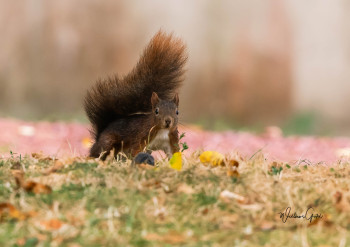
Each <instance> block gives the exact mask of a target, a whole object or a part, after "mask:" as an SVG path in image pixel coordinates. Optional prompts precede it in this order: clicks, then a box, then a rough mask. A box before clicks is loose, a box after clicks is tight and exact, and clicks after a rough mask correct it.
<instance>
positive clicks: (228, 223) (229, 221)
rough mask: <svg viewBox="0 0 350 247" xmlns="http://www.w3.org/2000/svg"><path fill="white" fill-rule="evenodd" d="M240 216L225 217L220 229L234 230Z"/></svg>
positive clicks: (222, 219) (222, 218)
mask: <svg viewBox="0 0 350 247" xmlns="http://www.w3.org/2000/svg"><path fill="white" fill-rule="evenodd" d="M238 219H239V216H238V214H231V215H225V216H223V217H221V224H220V227H221V228H222V229H233V228H236V227H237V226H236V222H237V221H238Z"/></svg>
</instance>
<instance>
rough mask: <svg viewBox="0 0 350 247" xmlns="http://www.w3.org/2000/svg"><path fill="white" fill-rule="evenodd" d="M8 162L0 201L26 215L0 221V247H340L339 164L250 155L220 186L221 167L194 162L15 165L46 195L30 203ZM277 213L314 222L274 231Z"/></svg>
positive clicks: (342, 179)
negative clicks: (311, 216) (308, 216)
mask: <svg viewBox="0 0 350 247" xmlns="http://www.w3.org/2000/svg"><path fill="white" fill-rule="evenodd" d="M16 161H18V158H17V157H13V158H10V159H3V160H0V181H1V183H0V202H8V203H11V204H13V205H14V206H15V207H16V208H17V209H19V210H20V211H21V212H25V213H29V212H32V213H31V214H30V215H31V216H30V217H28V218H27V219H25V220H16V219H15V218H12V217H11V216H9V215H8V214H6V213H5V212H3V213H1V212H0V220H1V221H0V246H70V247H72V246H322V245H323V246H339V245H341V244H344V245H343V246H346V245H348V244H349V243H350V234H349V230H350V214H349V212H350V200H349V199H350V194H349V192H348V191H349V185H350V182H349V179H348V175H349V174H350V165H349V164H348V163H346V162H345V163H341V164H337V165H335V166H332V168H330V167H326V166H322V165H309V166H306V168H305V167H304V165H300V166H298V165H293V164H287V163H285V164H283V163H276V162H274V163H269V162H268V161H266V160H265V159H264V157H262V155H261V154H257V155H256V156H254V158H252V159H251V160H240V165H239V168H238V171H239V174H240V176H239V177H229V176H227V174H226V172H227V168H226V167H217V168H210V167H205V166H203V165H202V164H200V162H199V159H198V157H197V155H195V154H193V155H192V156H191V158H187V159H185V161H184V167H183V170H182V171H180V172H178V171H176V170H173V169H171V168H169V165H168V163H167V162H166V161H159V162H157V165H158V168H156V169H140V168H131V167H130V160H128V161H124V162H122V161H119V162H116V161H110V162H106V163H102V162H98V161H95V160H84V159H75V160H74V159H67V160H62V162H63V163H64V164H65V166H64V167H63V168H62V169H60V170H58V171H57V172H55V173H50V174H48V175H44V171H45V170H47V169H48V168H50V167H51V166H53V164H54V161H40V160H36V159H34V158H32V157H22V158H21V162H22V164H24V168H25V178H26V179H30V180H33V181H36V182H38V183H42V184H47V185H50V186H51V187H52V189H53V191H52V193H50V194H34V193H28V192H25V191H24V190H23V189H18V188H17V185H16V183H15V180H14V178H13V175H12V174H13V171H14V169H11V167H12V166H13V164H14V163H15V162H16ZM225 193H226V194H227V193H228V194H229V195H233V196H234V197H233V198H230V196H224V195H225ZM230 193H231V194H230ZM232 193H234V194H232ZM237 195H238V197H235V196H237ZM339 195H340V196H339ZM337 198H338V199H337ZM339 198H340V199H339ZM287 207H291V208H292V210H291V212H297V214H298V215H300V214H303V213H305V211H306V210H307V208H308V207H313V209H314V213H319V214H322V215H323V218H322V219H319V220H318V221H317V222H316V221H315V220H314V221H313V223H315V224H312V225H310V224H309V221H307V220H305V219H288V220H287V222H285V223H283V222H282V220H281V219H280V214H279V213H280V212H284V210H285V209H286V208H287ZM33 212H34V213H33ZM52 219H54V220H56V221H59V222H60V223H61V224H62V225H61V226H59V227H56V228H55V227H47V225H46V223H45V222H47V221H49V220H52Z"/></svg>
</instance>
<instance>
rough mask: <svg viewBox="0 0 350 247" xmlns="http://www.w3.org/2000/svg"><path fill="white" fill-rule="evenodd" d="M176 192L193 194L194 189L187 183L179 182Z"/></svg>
mask: <svg viewBox="0 0 350 247" xmlns="http://www.w3.org/2000/svg"><path fill="white" fill-rule="evenodd" d="M177 192H179V193H185V194H193V193H194V192H195V190H194V189H193V188H192V187H191V186H189V185H187V184H180V185H179V186H178V187H177Z"/></svg>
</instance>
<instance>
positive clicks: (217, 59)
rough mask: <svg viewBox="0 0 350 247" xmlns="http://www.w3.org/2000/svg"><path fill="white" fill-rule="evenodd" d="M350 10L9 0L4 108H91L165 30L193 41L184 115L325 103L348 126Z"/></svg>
mask: <svg viewBox="0 0 350 247" xmlns="http://www.w3.org/2000/svg"><path fill="white" fill-rule="evenodd" d="M349 12H350V4H349V3H347V2H346V1H342V0H332V1H331V0H328V1H316V0H311V1H307V2H305V1H301V0H297V1H295V0H285V1H276V0H266V1H260V0H251V1H244V0H236V1H229V0H227V1H210V0H205V1H200V2H198V1H185V0H180V1H170V0H167V1H164V0H150V1H126V0H124V1H97V0H95V1H93V0H84V1H83V0H77V1H68V0H60V1H44V0H25V1H5V0H0V35H1V37H2V38H1V39H0V47H1V53H0V115H1V116H16V117H22V118H28V117H29V118H43V117H44V118H45V117H47V116H48V115H49V116H50V115H51V116H52V115H57V116H63V117H64V116H69V117H72V116H83V111H82V105H81V103H82V99H83V96H84V94H85V92H86V89H87V88H88V87H89V86H91V85H92V84H93V83H94V81H95V80H96V79H97V78H98V77H104V76H107V75H111V74H113V73H118V74H125V73H127V72H128V71H129V70H130V69H131V68H132V67H133V66H134V65H135V63H136V62H137V58H138V56H139V54H140V53H141V52H142V49H143V48H144V46H145V45H146V44H147V42H148V41H149V39H150V38H151V37H152V35H153V34H154V33H155V32H156V31H158V30H159V29H160V28H163V29H164V30H166V31H173V32H174V33H175V34H176V35H178V36H180V37H181V38H183V40H184V41H185V42H186V43H187V45H188V51H189V63H188V66H187V69H188V72H187V75H186V83H185V86H184V88H183V89H182V92H181V102H180V104H181V112H182V117H183V119H182V121H184V122H188V121H192V122H197V121H199V120H202V119H206V120H208V119H209V120H210V119H224V120H226V121H233V122H240V123H243V124H254V123H257V122H259V123H264V124H279V123H282V122H283V121H285V120H286V119H288V118H289V117H290V116H292V115H293V114H294V113H296V112H300V111H305V112H308V111H316V112H318V113H319V114H320V115H322V116H324V118H325V119H326V120H327V121H329V122H330V123H332V124H334V125H336V126H343V127H344V128H346V126H348V124H349V123H350V114H349V113H348V111H347V109H346V107H344V106H346V105H347V103H350V97H349V96H350V83H349V79H350V72H349V69H348V67H349V65H350V24H349V23H350V17H349V16H350V15H349V14H350V13H349ZM349 125H350V124H349Z"/></svg>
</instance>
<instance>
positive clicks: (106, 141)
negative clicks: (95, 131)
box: [90, 132, 121, 160]
mask: <svg viewBox="0 0 350 247" xmlns="http://www.w3.org/2000/svg"><path fill="white" fill-rule="evenodd" d="M113 148H114V151H115V154H117V153H119V152H120V151H121V139H120V137H119V135H118V134H116V133H114V132H104V133H102V134H101V135H100V137H99V138H98V139H97V140H96V142H95V143H94V144H93V145H92V147H91V149H90V156H91V157H95V158H98V157H100V155H101V153H102V152H105V153H104V154H103V155H102V156H101V157H100V158H101V160H105V159H106V157H107V156H108V155H109V154H110V152H111V150H112V149H113Z"/></svg>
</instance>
